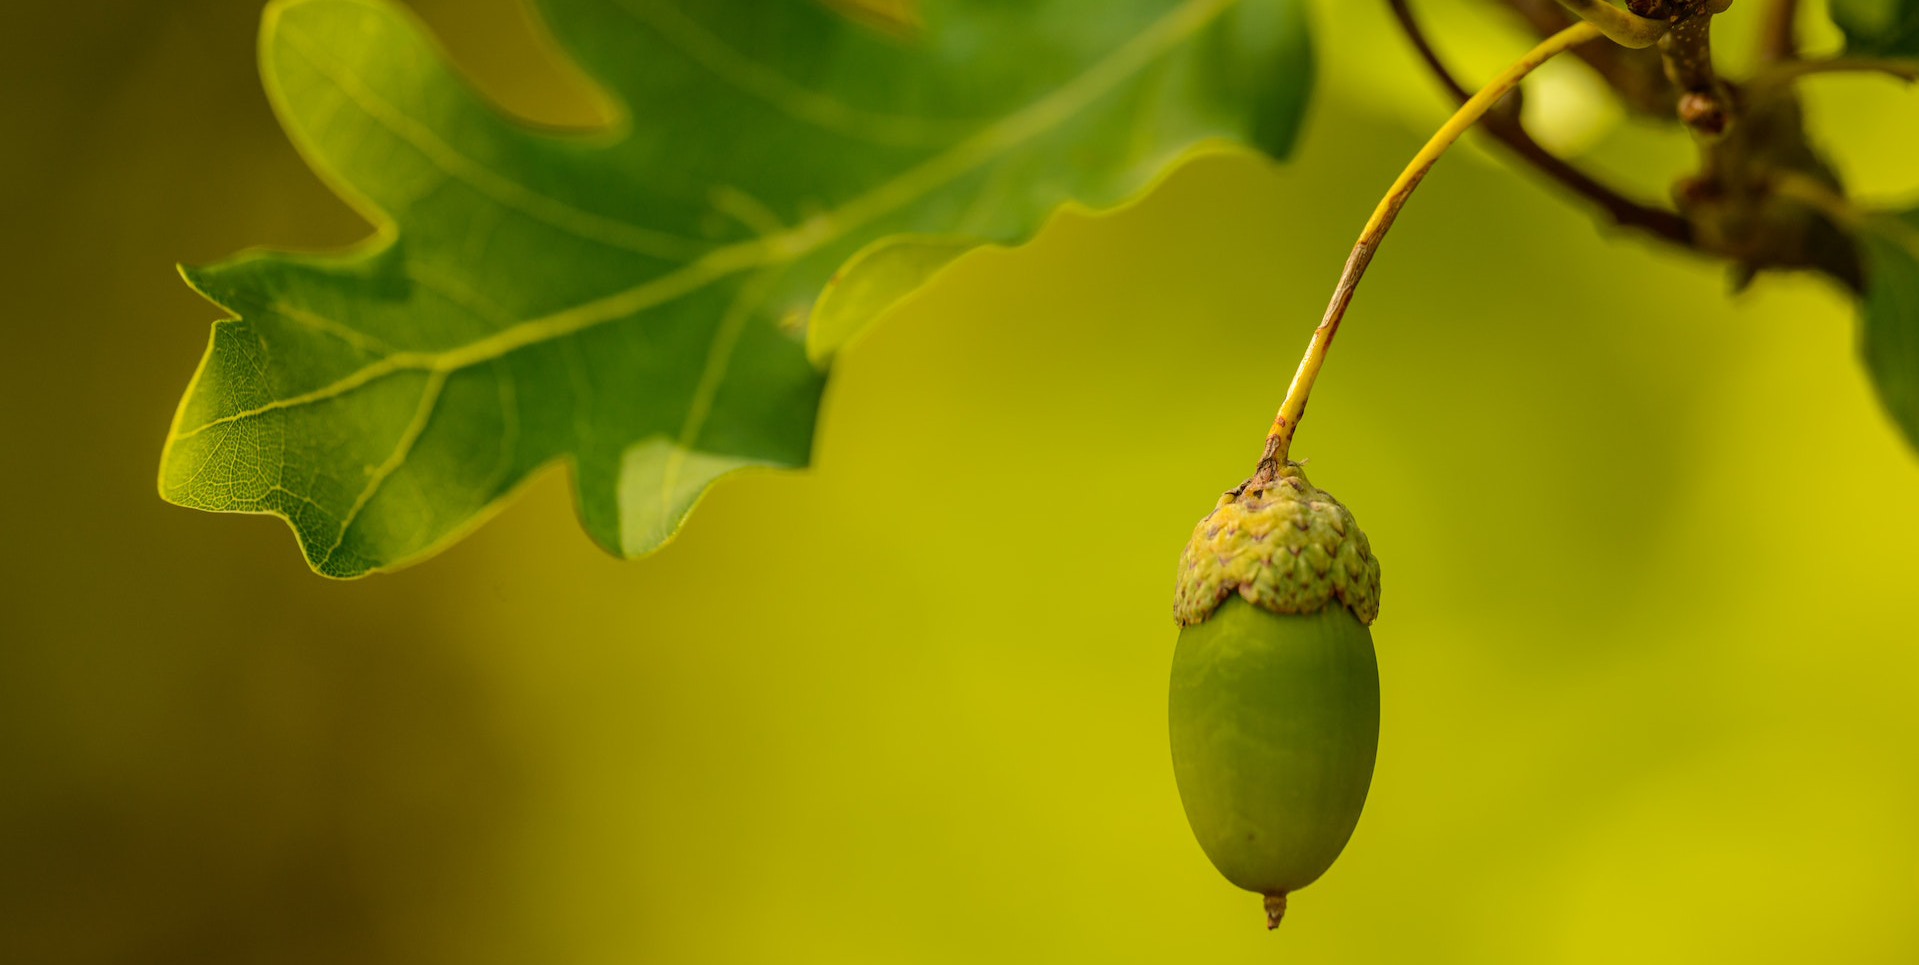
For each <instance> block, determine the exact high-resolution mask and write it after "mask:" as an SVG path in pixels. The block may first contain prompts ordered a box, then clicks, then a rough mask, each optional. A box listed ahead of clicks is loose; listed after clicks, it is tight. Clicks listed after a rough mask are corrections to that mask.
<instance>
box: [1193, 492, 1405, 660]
mask: <svg viewBox="0 0 1919 965" xmlns="http://www.w3.org/2000/svg"><path fill="white" fill-rule="evenodd" d="M1234 593H1238V594H1239V595H1240V596H1241V597H1244V598H1245V599H1246V601H1247V602H1248V603H1251V604H1253V605H1254V606H1258V607H1260V608H1262V609H1266V610H1270V611H1271V612H1273V613H1300V614H1305V613H1315V612H1317V611H1318V610H1319V609H1320V608H1322V607H1324V606H1326V605H1327V604H1328V603H1329V602H1331V601H1334V600H1337V601H1339V602H1340V603H1342V604H1344V605H1345V606H1346V607H1347V608H1348V609H1350V610H1352V611H1353V615H1354V616H1357V617H1358V618H1359V620H1360V622H1361V623H1367V624H1370V623H1372V622H1373V619H1374V618H1375V617H1377V616H1379V561H1378V560H1376V559H1374V558H1373V550H1372V546H1371V545H1370V544H1368V543H1367V541H1366V534H1365V533H1362V532H1360V531H1359V526H1358V524H1356V523H1354V522H1353V514H1352V513H1349V512H1347V511H1346V507H1345V506H1342V505H1340V503H1339V500H1337V499H1334V498H1333V497H1332V495H1331V494H1329V493H1327V492H1325V491H1323V490H1320V489H1315V488H1314V487H1313V484H1312V483H1310V482H1307V481H1306V475H1305V473H1302V472H1300V470H1299V467H1298V466H1287V467H1286V468H1285V469H1283V470H1281V471H1280V474H1279V478H1277V479H1275V480H1274V481H1273V482H1271V483H1267V484H1264V485H1255V484H1253V483H1251V482H1248V483H1246V484H1244V485H1241V486H1240V487H1239V488H1238V489H1233V490H1229V491H1227V492H1226V493H1225V494H1224V495H1222V496H1220V497H1219V505H1218V506H1215V507H1214V508H1213V511H1212V512H1211V513H1209V514H1207V516H1206V518H1205V519H1202V520H1200V521H1199V525H1198V526H1195V527H1193V538H1192V539H1191V540H1189V541H1187V543H1186V549H1185V550H1184V551H1182V552H1181V553H1180V554H1179V583H1178V587H1177V588H1176V590H1175V592H1174V594H1173V618H1174V619H1175V620H1177V621H1178V622H1179V625H1180V626H1182V627H1187V626H1192V625H1193V624H1195V623H1200V622H1203V621H1204V620H1205V619H1206V618H1207V617H1209V616H1211V615H1212V613H1213V610H1215V609H1217V608H1218V607H1219V605H1220V603H1221V602H1223V601H1224V600H1225V599H1226V598H1227V597H1228V596H1231V595H1232V594H1234Z"/></svg>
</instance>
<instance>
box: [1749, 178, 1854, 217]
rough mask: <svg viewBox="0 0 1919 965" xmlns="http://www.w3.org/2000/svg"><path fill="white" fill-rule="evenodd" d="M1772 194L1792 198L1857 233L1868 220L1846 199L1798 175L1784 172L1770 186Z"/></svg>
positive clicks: (1817, 182) (1769, 182)
mask: <svg viewBox="0 0 1919 965" xmlns="http://www.w3.org/2000/svg"><path fill="white" fill-rule="evenodd" d="M1767 187H1768V188H1769V189H1770V190H1771V191H1772V193H1773V194H1775V195H1778V196H1779V197H1782V198H1791V199H1792V200H1794V201H1797V202H1799V203H1801V204H1804V205H1805V206H1807V207H1809V208H1811V209H1813V210H1814V211H1817V212H1819V213H1820V214H1822V215H1825V216H1826V217H1827V218H1828V219H1830V220H1831V221H1832V222H1833V223H1834V224H1836V225H1839V226H1841V227H1844V228H1850V229H1853V230H1858V228H1859V226H1860V224H1862V223H1863V222H1864V221H1865V220H1866V219H1865V215H1863V214H1861V213H1860V212H1859V209H1858V208H1855V207H1853V205H1852V202H1851V201H1848V200H1846V196H1845V195H1843V194H1840V193H1839V192H1837V191H1834V190H1833V189H1832V188H1830V187H1828V186H1826V185H1824V184H1821V183H1820V182H1819V181H1817V180H1815V179H1813V178H1810V177H1807V176H1806V175H1804V174H1800V173H1799V172H1797V171H1782V172H1780V173H1778V174H1775V175H1773V176H1772V177H1771V179H1770V180H1768V182H1767Z"/></svg>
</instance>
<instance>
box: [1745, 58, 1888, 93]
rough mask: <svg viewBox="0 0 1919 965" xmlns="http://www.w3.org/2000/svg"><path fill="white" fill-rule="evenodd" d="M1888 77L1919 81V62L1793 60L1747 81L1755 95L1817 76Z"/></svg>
mask: <svg viewBox="0 0 1919 965" xmlns="http://www.w3.org/2000/svg"><path fill="white" fill-rule="evenodd" d="M1845 73H1857V74H1885V75H1887V76H1888V77H1896V78H1898V79H1900V80H1904V81H1919V60H1911V59H1902V58H1897V57H1832V58H1828V59H1821V60H1789V61H1785V62H1783V63H1778V64H1774V65H1772V66H1770V67H1767V68H1764V69H1762V70H1760V71H1759V72H1758V73H1756V74H1754V75H1753V76H1752V79H1751V80H1748V81H1746V88H1747V89H1748V90H1750V91H1753V92H1755V93H1757V92H1762V91H1770V90H1771V89H1772V88H1774V87H1777V86H1778V85H1780V84H1784V83H1787V82H1789V81H1796V80H1798V79H1799V78H1801V77H1810V76H1812V75H1814V74H1845Z"/></svg>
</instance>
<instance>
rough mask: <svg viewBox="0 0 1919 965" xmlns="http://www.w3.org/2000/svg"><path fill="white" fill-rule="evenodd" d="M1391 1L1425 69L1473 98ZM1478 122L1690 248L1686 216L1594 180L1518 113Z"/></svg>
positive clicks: (1624, 216) (1611, 210) (1614, 209)
mask: <svg viewBox="0 0 1919 965" xmlns="http://www.w3.org/2000/svg"><path fill="white" fill-rule="evenodd" d="M1388 2H1389V3H1390V4H1391V6H1392V10H1393V16H1394V17H1395V18H1396V19H1398V21H1399V26H1400V29H1401V30H1403V31H1404V32H1405V34H1406V39H1407V40H1409V41H1411V42H1412V45H1413V49H1414V50H1416V51H1418V52H1419V57H1420V59H1421V60H1423V61H1425V62H1426V67H1427V69H1429V70H1430V71H1432V74H1433V76H1434V77H1435V78H1437V79H1438V80H1439V82H1440V84H1441V85H1443V86H1444V87H1445V88H1446V90H1447V91H1448V92H1449V93H1451V94H1452V95H1453V99H1455V100H1457V101H1459V102H1460V103H1462V104H1463V103H1465V102H1466V100H1467V99H1468V98H1470V97H1472V92H1471V91H1469V90H1467V89H1466V88H1465V87H1464V86H1462V85H1461V84H1460V83H1459V81H1458V80H1457V79H1455V78H1454V77H1453V74H1452V72H1451V71H1449V70H1447V69H1446V65H1445V63H1444V62H1443V61H1441V60H1440V59H1439V54H1438V52H1436V51H1435V50H1434V49H1433V46H1432V44H1431V42H1430V41H1428V39H1427V37H1426V33H1425V31H1423V30H1421V29H1420V26H1419V21H1418V20H1417V19H1415V18H1414V16H1413V12H1412V7H1411V5H1410V4H1409V2H1408V0H1388ZM1479 123H1480V126H1481V127H1484V128H1485V129H1486V131H1487V133H1489V134H1491V135H1493V136H1494V137H1496V138H1498V139H1499V140H1500V142H1502V143H1504V144H1505V145H1506V146H1507V147H1508V148H1510V149H1511V150H1512V151H1513V153H1515V154H1517V155H1519V156H1520V157H1521V158H1524V159H1525V160H1526V162H1527V163H1529V164H1531V165H1532V166H1533V167H1535V168H1538V169H1539V171H1540V173H1542V174H1545V175H1546V176H1547V177H1550V178H1552V179H1553V180H1554V181H1557V182H1559V183H1560V184H1562V185H1564V186H1565V187H1566V188H1567V189H1568V190H1570V191H1572V192H1573V193H1575V194H1578V195H1580V196H1581V197H1584V198H1586V199H1587V200H1589V201H1591V202H1593V203H1594V204H1597V205H1599V207H1600V208H1602V209H1604V210H1605V212H1606V214H1607V215H1608V216H1609V217H1611V218H1612V220H1613V221H1614V222H1615V223H1617V224H1619V225H1622V226H1624V227H1628V228H1637V229H1640V230H1642V231H1647V232H1651V233H1652V234H1654V235H1657V236H1658V237H1661V238H1664V239H1666V240H1667V241H1670V242H1672V243H1674V244H1678V245H1685V246H1687V247H1691V245H1692V229H1691V226H1690V225H1688V224H1687V223H1686V219H1684V218H1682V217H1680V216H1679V215H1678V214H1676V213H1674V212H1672V211H1666V210H1662V209H1659V208H1653V207H1648V206H1646V205H1643V204H1640V203H1638V202H1636V201H1633V200H1631V199H1629V198H1626V197H1624V196H1622V195H1620V194H1619V193H1618V192H1616V191H1614V190H1613V189H1611V188H1609V187H1607V186H1606V185H1604V184H1601V183H1599V182H1598V181H1596V180H1594V179H1593V178H1592V177H1590V176H1589V175H1587V174H1586V173H1585V172H1584V171H1581V170H1579V169H1578V168H1575V167H1573V166H1572V165H1571V164H1568V163H1566V161H1565V160H1563V159H1561V158H1560V157H1559V156H1558V155H1556V154H1553V153H1552V152H1551V151H1548V150H1546V149H1545V148H1544V147H1542V146H1541V145H1540V144H1539V142H1538V141H1535V140H1533V138H1532V135H1530V134H1528V133H1526V128H1525V127H1524V125H1522V124H1521V123H1520V122H1519V119H1518V118H1517V117H1514V116H1512V115H1509V114H1502V113H1498V112H1494V113H1489V114H1487V115H1486V116H1485V117H1484V118H1483V119H1481V120H1480V122H1479Z"/></svg>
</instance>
